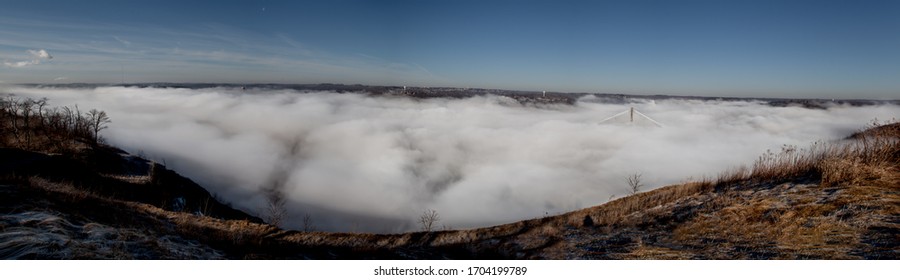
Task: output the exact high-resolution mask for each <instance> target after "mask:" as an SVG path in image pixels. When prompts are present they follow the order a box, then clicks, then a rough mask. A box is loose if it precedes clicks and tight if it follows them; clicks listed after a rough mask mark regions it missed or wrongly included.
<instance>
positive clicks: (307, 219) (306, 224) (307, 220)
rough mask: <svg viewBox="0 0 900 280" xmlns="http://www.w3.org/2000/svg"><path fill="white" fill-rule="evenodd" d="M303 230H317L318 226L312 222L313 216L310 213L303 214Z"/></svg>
mask: <svg viewBox="0 0 900 280" xmlns="http://www.w3.org/2000/svg"><path fill="white" fill-rule="evenodd" d="M303 231H307V232H309V231H316V227H315V226H314V225H313V222H312V216H310V215H309V213H307V214H306V215H303Z"/></svg>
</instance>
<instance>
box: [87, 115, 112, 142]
mask: <svg viewBox="0 0 900 280" xmlns="http://www.w3.org/2000/svg"><path fill="white" fill-rule="evenodd" d="M88 120H89V121H90V124H89V126H90V129H91V135H92V136H93V137H94V143H95V144H96V143H100V131H101V130H103V129H106V127H107V126H106V124H108V123H111V122H112V121H111V120H109V116H107V115H106V112H104V111H98V110H97V109H91V110H90V111H88Z"/></svg>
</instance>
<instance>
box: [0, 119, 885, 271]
mask: <svg viewBox="0 0 900 280" xmlns="http://www.w3.org/2000/svg"><path fill="white" fill-rule="evenodd" d="M3 116H4V118H5V119H4V120H3V122H2V124H3V126H2V127H0V130H2V131H3V132H4V134H3V135H4V136H5V138H4V139H2V140H3V141H2V143H3V147H2V148H0V193H2V195H0V258H2V259H84V258H86V259H107V258H113V259H220V258H225V259H282V258H286V259H897V258H898V256H900V251H898V250H900V160H898V159H900V133H898V130H897V129H896V128H897V127H898V124H897V123H894V124H889V125H885V126H876V127H873V128H870V129H868V130H866V131H863V132H861V133H857V134H854V136H853V137H848V139H846V140H840V141H837V142H829V143H816V144H814V145H813V146H811V147H809V148H804V149H798V148H796V147H785V149H784V150H783V151H781V152H780V153H767V154H764V155H762V156H761V157H760V158H759V160H757V161H756V162H755V163H753V164H752V165H751V166H750V167H738V168H735V169H732V170H731V171H728V172H725V173H723V174H720V175H719V176H718V177H717V178H708V179H702V180H699V181H696V182H688V183H685V184H680V185H673V186H666V187H662V188H659V189H656V190H653V191H648V192H643V193H637V194H635V195H631V196H628V197H623V198H619V199H616V200H613V201H610V202H608V203H605V204H602V205H599V206H595V207H591V208H587V209H582V210H578V211H574V212H570V213H566V214H563V215H558V216H552V217H545V218H541V219H534V220H526V221H520V222H516V223H511V224H506V225H499V226H494V227H487V228H480V229H471V230H451V231H436V232H415V233H405V234H358V233H323V232H301V231H285V230H281V229H279V228H277V227H274V226H271V225H266V224H264V223H262V220H261V219H259V218H256V217H253V216H251V215H248V214H246V213H244V212H241V211H238V210H235V209H232V208H231V207H229V206H228V205H226V204H223V203H220V202H219V201H217V200H216V198H215V197H214V196H212V195H210V194H209V192H207V191H206V190H204V189H203V188H202V187H200V186H199V185H197V184H195V183H194V182H192V181H191V180H189V179H187V178H184V177H182V176H180V175H178V174H177V173H175V172H174V171H171V170H167V169H166V168H165V166H163V165H160V164H158V163H154V162H151V161H147V160H145V159H142V158H139V157H136V156H133V155H129V154H127V153H125V152H123V151H121V150H118V149H116V148H114V147H110V146H106V145H104V144H102V141H101V139H100V137H99V135H98V134H97V132H98V131H99V130H93V134H92V133H91V131H92V130H91V129H89V128H91V127H90V125H85V126H83V127H80V126H78V125H74V126H64V127H57V128H54V127H53V126H52V125H49V124H50V121H49V120H48V119H49V117H52V116H48V117H47V119H45V116H41V117H40V118H31V119H29V118H27V117H23V116H21V115H16V114H3ZM71 117H73V120H74V121H73V123H74V124H78V123H79V120H80V119H79V118H80V117H81V114H80V113H78V114H76V115H71ZM88 119H90V118H85V120H88ZM86 123H89V122H86ZM96 127H99V125H98V126H95V128H96ZM26 139H27V140H26ZM59 143H63V144H59ZM686 160H689V159H686ZM686 175H687V174H686Z"/></svg>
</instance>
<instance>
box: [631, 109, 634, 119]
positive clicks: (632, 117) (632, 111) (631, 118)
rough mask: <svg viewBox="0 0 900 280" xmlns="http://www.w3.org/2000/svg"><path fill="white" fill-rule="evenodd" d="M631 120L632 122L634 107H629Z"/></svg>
mask: <svg viewBox="0 0 900 280" xmlns="http://www.w3.org/2000/svg"><path fill="white" fill-rule="evenodd" d="M631 122H634V107H631Z"/></svg>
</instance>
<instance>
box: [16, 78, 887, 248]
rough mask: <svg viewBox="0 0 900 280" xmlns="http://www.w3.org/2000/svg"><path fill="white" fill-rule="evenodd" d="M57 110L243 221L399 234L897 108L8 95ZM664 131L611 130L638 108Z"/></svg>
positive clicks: (520, 211) (167, 93)
mask: <svg viewBox="0 0 900 280" xmlns="http://www.w3.org/2000/svg"><path fill="white" fill-rule="evenodd" d="M5 91H6V92H10V93H15V94H17V95H19V96H22V97H33V98H39V97H48V98H50V103H51V105H53V106H71V105H74V104H78V106H79V107H80V108H82V109H89V108H97V109H101V110H104V111H106V112H107V113H108V114H109V116H110V117H111V119H112V123H111V124H110V125H109V129H108V130H106V131H104V132H103V136H105V137H106V139H107V140H108V142H109V143H110V144H112V145H115V146H118V147H121V148H123V149H125V150H127V151H129V152H132V153H142V154H144V155H146V156H147V157H149V158H151V159H154V160H157V161H160V162H162V161H165V163H166V164H167V165H168V166H169V168H170V169H174V170H176V171H178V172H179V173H181V174H183V175H186V176H188V177H190V178H192V179H193V180H195V181H197V182H198V183H200V184H201V185H203V186H204V187H206V188H207V189H209V190H210V192H213V193H215V194H217V195H218V196H219V197H221V198H222V200H224V201H226V202H230V203H232V204H233V205H234V206H236V207H237V208H239V209H242V210H245V211H248V212H250V213H254V214H258V213H260V212H261V209H263V208H264V206H265V204H266V200H265V197H264V195H263V193H262V191H261V189H263V188H267V187H275V188H278V189H280V190H283V191H284V193H286V194H287V196H288V199H289V202H288V208H289V217H288V219H289V220H288V221H287V222H285V226H287V227H289V228H300V227H302V220H303V217H304V216H305V215H307V214H308V215H309V216H310V217H311V218H312V222H313V224H314V225H315V227H316V228H317V229H319V230H330V231H351V230H353V231H369V232H397V231H405V230H415V229H417V228H418V227H419V225H418V224H417V223H416V219H417V217H418V216H419V215H420V214H421V213H422V212H423V211H425V210H426V209H434V210H437V212H438V213H439V214H440V217H441V219H440V221H439V222H438V225H439V226H438V227H442V226H446V227H449V228H468V227H473V226H486V225H492V224H499V223H506V222H512V221H516V220H520V219H526V218H534V217H541V216H544V215H547V214H551V215H552V214H558V213H562V212H566V211H570V210H575V209H578V208H583V207H589V206H593V205H597V204H601V203H604V202H606V201H607V200H608V199H609V198H610V196H611V195H616V196H622V195H625V194H626V193H627V191H626V183H625V179H624V178H625V177H626V176H627V175H629V174H633V173H641V174H643V181H644V183H645V185H646V189H647V190H649V189H652V188H657V187H660V186H664V185H667V184H675V183H679V182H683V181H685V180H686V179H687V178H689V177H694V178H697V177H700V176H703V175H715V174H716V173H718V172H720V171H722V170H725V169H727V168H729V167H732V166H737V165H741V164H751V163H752V161H753V160H754V159H756V158H757V157H758V156H759V155H760V154H762V153H764V152H765V151H766V150H767V149H771V150H779V149H780V147H781V146H782V145H784V144H789V145H799V146H801V147H803V146H806V145H807V144H809V143H811V142H813V141H816V140H831V139H837V138H841V137H844V136H846V135H848V134H850V133H852V132H853V131H855V130H858V129H860V128H862V127H863V126H864V125H865V124H866V123H869V122H871V121H872V120H873V119H875V118H877V119H881V120H885V119H891V118H895V117H897V116H898V115H900V107H898V106H889V105H884V106H868V107H849V106H833V107H831V108H828V109H826V110H821V109H805V108H801V107H770V106H766V105H761V104H759V103H754V102H719V101H710V102H703V101H683V100H667V101H655V102H654V101H651V100H641V99H634V100H631V103H630V104H605V103H603V102H602V100H601V99H598V98H596V97H593V96H588V97H584V98H582V99H581V100H579V101H578V102H577V103H576V104H574V105H541V106H522V105H520V104H518V103H517V102H515V101H514V100H512V99H509V98H506V97H498V96H485V97H473V98H467V99H419V100H416V99H408V98H402V97H370V96H366V95H361V94H337V93H328V92H320V93H299V92H294V91H290V90H268V91H256V90H246V91H242V90H240V89H229V88H214V89H201V90H192V89H162V88H123V87H100V88H85V89H73V88H28V87H21V88H8V89H6V90H5ZM632 106H633V107H635V108H636V109H637V110H639V111H640V112H642V113H643V114H646V115H647V116H649V117H651V118H653V119H655V120H656V121H658V122H660V123H662V124H663V126H662V127H655V126H629V125H624V124H617V123H615V122H607V123H603V124H600V123H599V122H600V121H601V120H603V119H606V118H607V117H609V116H612V115H615V114H616V113H619V112H622V111H625V110H627V109H628V108H629V107H632Z"/></svg>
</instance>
